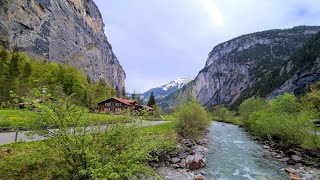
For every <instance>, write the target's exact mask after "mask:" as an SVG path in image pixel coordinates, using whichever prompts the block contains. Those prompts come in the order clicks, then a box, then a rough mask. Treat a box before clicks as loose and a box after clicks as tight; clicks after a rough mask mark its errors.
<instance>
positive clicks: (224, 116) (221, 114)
mask: <svg viewBox="0 0 320 180" xmlns="http://www.w3.org/2000/svg"><path fill="white" fill-rule="evenodd" d="M214 114H215V115H216V116H218V118H219V120H221V121H226V122H228V121H230V120H231V118H232V113H231V112H230V111H229V109H228V108H226V107H224V106H218V107H217V110H216V111H215V113H214Z"/></svg>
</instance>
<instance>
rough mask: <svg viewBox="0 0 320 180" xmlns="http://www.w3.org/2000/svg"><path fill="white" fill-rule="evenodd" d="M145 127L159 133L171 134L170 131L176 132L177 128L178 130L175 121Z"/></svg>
mask: <svg viewBox="0 0 320 180" xmlns="http://www.w3.org/2000/svg"><path fill="white" fill-rule="evenodd" d="M145 128H146V129H147V131H149V132H152V133H158V134H169V133H172V134H174V133H175V130H176V129H175V124H174V122H168V123H164V124H158V125H155V126H148V127H145Z"/></svg>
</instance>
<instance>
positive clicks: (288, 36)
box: [159, 26, 320, 108]
mask: <svg viewBox="0 0 320 180" xmlns="http://www.w3.org/2000/svg"><path fill="white" fill-rule="evenodd" d="M319 31H320V27H319V26H298V27H294V28H291V29H284V30H268V31H262V32H257V33H250V34H247V35H242V36H239V37H237V38H233V39H231V40H229V41H226V42H224V43H220V44H219V45H217V46H215V47H214V48H213V49H212V51H211V52H210V53H209V54H208V59H207V61H206V65H205V67H204V68H203V69H202V70H201V71H200V72H199V74H198V75H197V77H196V78H195V80H194V81H192V82H191V83H190V84H189V85H188V86H186V87H184V88H182V89H180V90H178V91H177V92H175V93H173V94H171V95H169V96H167V97H166V98H164V99H162V100H161V102H159V104H160V106H162V107H163V108H165V107H175V106H177V105H179V104H182V103H184V102H185V101H187V100H188V99H190V98H196V99H197V100H198V101H199V102H200V103H201V104H202V105H204V106H206V107H211V106H213V105H218V104H227V105H229V106H232V107H236V106H237V105H239V104H240V103H241V102H242V101H243V100H244V99H246V98H249V97H252V96H261V97H266V96H267V95H268V94H270V93H271V92H272V91H274V90H276V89H277V88H280V86H281V85H283V83H285V81H286V80H288V79H290V78H291V77H292V76H293V75H292V72H291V71H293V70H294V68H292V67H295V65H296V64H294V63H293V61H291V58H292V57H293V56H294V55H295V54H296V53H297V52H299V50H301V49H303V47H304V46H305V44H306V43H307V42H308V41H309V40H310V39H311V38H312V37H313V36H315V34H316V33H318V32H319ZM290 61H291V63H293V64H292V65H291V66H290ZM298 68H300V69H301V68H303V65H301V64H300V65H299V67H298ZM315 69H316V68H315ZM285 71H288V72H290V75H288V73H283V72H285ZM302 71H303V70H302ZM281 72H282V74H281ZM285 74H287V75H285ZM287 76H288V77H287ZM278 77H280V78H278ZM310 83H311V82H308V84H306V85H304V86H306V87H307V86H309V85H310Z"/></svg>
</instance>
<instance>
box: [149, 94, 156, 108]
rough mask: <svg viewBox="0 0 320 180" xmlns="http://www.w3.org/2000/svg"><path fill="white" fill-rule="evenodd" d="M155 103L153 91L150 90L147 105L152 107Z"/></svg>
mask: <svg viewBox="0 0 320 180" xmlns="http://www.w3.org/2000/svg"><path fill="white" fill-rule="evenodd" d="M155 104H156V99H155V98H154V95H153V92H151V94H150V98H149V100H148V103H147V105H148V106H150V107H154V105H155Z"/></svg>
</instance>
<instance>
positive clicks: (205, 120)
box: [174, 100, 210, 139]
mask: <svg viewBox="0 0 320 180" xmlns="http://www.w3.org/2000/svg"><path fill="white" fill-rule="evenodd" d="M174 116H175V117H176V119H177V121H176V128H177V131H178V133H179V134H180V135H181V136H183V137H187V138H191V139H197V138H200V137H201V136H203V135H204V134H205V132H206V130H207V128H208V127H209V125H210V116H209V114H208V112H207V111H206V110H205V109H204V108H203V107H202V106H201V104H199V102H197V101H196V100H192V101H191V102H188V103H187V104H185V105H183V106H181V107H180V108H179V109H178V110H177V111H176V112H175V113H174Z"/></svg>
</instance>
